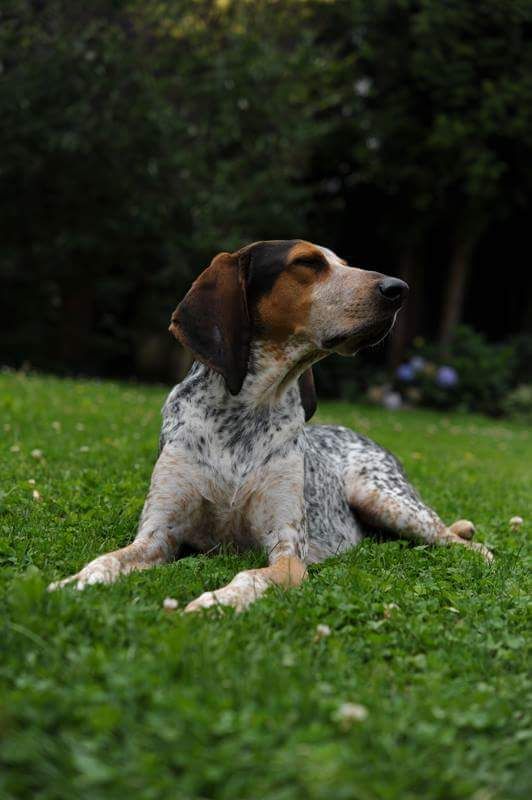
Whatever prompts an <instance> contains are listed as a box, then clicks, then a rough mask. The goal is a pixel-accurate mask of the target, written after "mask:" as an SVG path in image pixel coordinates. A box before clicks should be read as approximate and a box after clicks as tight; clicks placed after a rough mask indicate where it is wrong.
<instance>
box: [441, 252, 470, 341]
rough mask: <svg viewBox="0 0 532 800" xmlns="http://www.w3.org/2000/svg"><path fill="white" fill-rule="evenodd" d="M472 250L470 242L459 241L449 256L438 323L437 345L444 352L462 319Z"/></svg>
mask: <svg viewBox="0 0 532 800" xmlns="http://www.w3.org/2000/svg"><path fill="white" fill-rule="evenodd" d="M472 249H473V248H472V243H471V242H470V241H468V240H463V239H460V240H458V241H457V242H456V244H455V248H454V251H453V253H452V256H451V264H450V268H449V274H448V278H447V285H446V287H445V289H446V290H445V297H444V301H443V308H442V314H441V321H440V335H439V345H440V347H441V349H442V350H443V351H444V352H445V350H446V349H447V348H448V347H449V345H450V343H451V341H452V338H453V334H454V331H455V328H456V326H457V325H458V324H459V322H460V321H461V319H462V312H463V310H464V299H465V293H466V288H467V279H468V277H469V272H470V268H471V251H472Z"/></svg>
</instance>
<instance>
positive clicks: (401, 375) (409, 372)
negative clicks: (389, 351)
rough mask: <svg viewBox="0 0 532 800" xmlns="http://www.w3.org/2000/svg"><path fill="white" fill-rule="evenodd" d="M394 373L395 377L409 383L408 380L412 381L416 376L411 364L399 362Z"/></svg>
mask: <svg viewBox="0 0 532 800" xmlns="http://www.w3.org/2000/svg"><path fill="white" fill-rule="evenodd" d="M395 374H396V376H397V378H398V379H399V380H400V381H404V383H410V381H413V380H414V378H415V377H416V373H415V371H414V369H413V368H412V365H411V364H401V365H400V366H399V367H397V370H396V372H395Z"/></svg>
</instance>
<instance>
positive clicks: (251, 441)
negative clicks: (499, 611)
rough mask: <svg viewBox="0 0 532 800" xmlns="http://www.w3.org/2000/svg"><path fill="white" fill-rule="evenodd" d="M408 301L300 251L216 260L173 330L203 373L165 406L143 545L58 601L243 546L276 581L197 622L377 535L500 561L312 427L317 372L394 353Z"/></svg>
mask: <svg viewBox="0 0 532 800" xmlns="http://www.w3.org/2000/svg"><path fill="white" fill-rule="evenodd" d="M408 291H409V289H408V286H407V284H406V283H405V282H404V281H402V280H399V279H398V278H392V277H388V276H385V275H383V274H381V273H379V272H372V271H368V270H363V269H358V268H356V267H352V266H349V265H348V264H347V262H346V261H344V260H343V259H341V258H339V257H338V256H337V255H335V254H334V253H333V252H332V251H331V250H329V249H327V248H326V247H320V246H318V245H314V244H311V243H310V242H306V241H303V240H298V239H295V240H275V241H263V242H255V243H253V244H250V245H248V246H246V247H243V248H242V249H240V250H238V251H237V252H235V253H220V254H219V255H217V256H216V257H215V258H214V259H213V261H212V262H211V264H210V265H209V266H208V267H207V269H205V270H204V271H203V272H202V273H201V274H200V275H199V277H198V278H197V280H196V281H195V282H194V283H193V284H192V287H191V289H190V290H189V292H188V293H187V294H186V296H185V297H184V299H183V300H182V301H181V303H180V304H179V305H178V306H177V308H176V310H175V311H174V313H173V315H172V319H171V324H170V331H171V332H172V333H173V334H174V336H176V338H177V339H178V340H179V341H180V342H181V344H182V345H184V346H185V347H186V348H188V349H189V350H190V351H191V353H192V354H193V356H194V358H195V361H194V364H193V366H192V368H191V370H190V372H189V373H188V375H187V376H186V377H185V379H184V380H183V381H182V382H181V383H179V384H178V385H177V386H175V387H174V389H172V391H171V392H170V395H169V396H168V399H167V400H166V403H165V405H164V408H163V424H162V431H161V441H160V453H159V458H158V460H157V463H156V465H155V468H154V470H153V475H152V479H151V486H150V490H149V493H148V496H147V499H146V503H145V506H144V510H143V512H142V515H141V519H140V524H139V528H138V533H137V536H136V538H135V540H134V541H133V543H132V544H129V545H128V546H126V547H123V548H122V549H120V550H117V551H115V552H112V553H109V554H107V555H102V556H100V557H99V558H96V559H95V560H94V561H91V562H90V563H89V564H88V565H87V566H86V567H84V568H83V569H82V570H81V571H80V572H78V573H77V574H75V575H72V576H71V577H69V578H66V579H64V580H62V581H58V582H56V583H53V584H51V585H50V589H57V588H58V587H62V586H65V585H67V584H70V583H72V584H74V585H75V586H76V588H77V589H84V588H85V587H86V586H88V585H91V584H96V583H111V582H112V581H114V580H116V578H118V576H119V575H123V574H127V573H129V572H131V571H133V570H139V569H147V568H148V567H151V566H154V565H156V564H163V563H165V562H168V561H170V560H173V559H175V558H177V557H179V556H180V555H182V554H183V553H184V551H190V548H193V550H195V551H198V552H203V553H206V552H209V551H211V550H212V549H213V548H216V547H217V546H218V545H220V544H221V543H224V542H231V543H232V544H233V545H236V546H237V548H239V549H242V548H259V549H262V550H265V551H266V553H267V554H268V566H267V567H263V568H261V569H251V570H244V571H242V572H239V573H238V574H237V575H236V576H235V577H234V578H233V580H232V581H231V582H230V583H229V584H227V585H226V586H223V587H221V588H220V589H217V590H216V591H213V592H204V593H203V594H202V595H201V596H200V597H198V598H196V599H194V600H192V602H190V603H189V604H188V606H187V607H186V608H185V611H187V612H193V611H198V610H200V609H205V608H209V607H211V606H215V605H221V606H232V607H234V608H235V609H236V610H237V611H242V610H244V609H245V608H247V607H248V606H249V605H250V603H252V602H253V601H255V600H256V599H257V598H259V597H260V596H261V595H262V594H264V592H266V591H267V589H268V588H269V587H271V586H272V585H279V586H283V587H291V586H297V585H298V584H300V583H301V581H303V579H304V578H305V576H306V574H307V566H308V565H309V564H311V563H315V562H320V561H323V560H324V559H326V558H329V557H330V556H334V555H336V554H338V553H342V552H345V551H346V550H349V549H350V548H352V547H354V546H355V545H356V544H358V542H360V540H361V538H362V537H363V536H364V535H365V534H366V533H368V532H369V531H370V530H374V529H380V530H385V531H389V532H391V533H393V534H396V535H398V536H401V537H407V538H409V539H413V540H415V541H419V542H423V543H425V544H431V545H451V544H456V545H462V546H464V547H468V548H471V549H474V550H476V551H477V552H479V553H480V554H481V555H482V556H483V557H484V558H485V559H486V560H487V561H489V560H491V558H492V555H491V552H490V551H489V550H488V548H487V547H485V546H484V545H482V544H479V543H476V542H473V541H471V538H472V536H473V533H474V526H473V524H472V523H471V522H468V521H467V520H459V521H458V522H456V523H454V525H451V526H450V527H447V526H446V525H445V524H444V523H443V522H442V521H441V519H440V518H439V517H438V515H437V514H436V512H435V511H433V510H432V509H430V508H429V507H428V506H426V505H425V504H424V503H423V502H422V500H421V498H420V496H419V495H418V493H417V492H416V490H415V489H414V488H413V487H412V486H411V484H410V483H409V482H408V480H407V478H406V476H405V473H404V472H403V469H402V467H401V465H400V463H399V462H398V461H397V459H396V458H395V457H394V456H393V455H392V454H391V453H389V452H388V451H387V450H385V449H383V448H382V447H380V446H379V445H377V444H375V442H372V441H371V440H370V439H368V438H366V437H365V436H361V435H360V434H357V433H354V432H353V431H351V430H349V429H348V428H344V427H342V426H338V425H305V422H307V421H308V420H309V419H310V418H311V417H312V415H313V414H314V411H315V409H316V393H315V388H314V381H313V376H312V365H313V364H315V363H316V362H318V361H320V360H321V359H323V358H325V357H326V356H328V355H329V354H331V353H340V354H342V355H346V356H352V355H355V354H356V353H357V351H359V350H360V349H361V348H363V347H367V346H369V345H374V344H376V343H377V342H379V341H380V340H381V339H383V338H384V337H385V336H386V334H387V333H388V332H389V331H390V330H391V328H392V326H393V324H394V322H395V318H396V315H397V313H398V311H399V310H400V308H401V306H402V305H403V303H404V301H405V299H406V297H407V294H408Z"/></svg>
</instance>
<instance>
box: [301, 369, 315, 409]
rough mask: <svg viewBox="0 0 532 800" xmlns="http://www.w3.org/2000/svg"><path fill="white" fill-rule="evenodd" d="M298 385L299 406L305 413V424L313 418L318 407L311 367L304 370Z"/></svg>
mask: <svg viewBox="0 0 532 800" xmlns="http://www.w3.org/2000/svg"><path fill="white" fill-rule="evenodd" d="M298 383H299V394H300V397H301V405H302V406H303V410H304V412H305V422H308V421H309V419H310V418H311V417H313V416H314V413H315V411H316V408H317V407H318V397H317V395H316V387H315V385H314V375H313V373H312V367H309V368H308V369H306V370H305V372H304V373H303V374H302V375H301V376H300V377H299V380H298Z"/></svg>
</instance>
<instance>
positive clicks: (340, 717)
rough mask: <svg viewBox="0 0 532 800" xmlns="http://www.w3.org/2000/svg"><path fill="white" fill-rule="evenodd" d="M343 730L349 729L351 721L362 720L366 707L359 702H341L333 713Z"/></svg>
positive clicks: (364, 717)
mask: <svg viewBox="0 0 532 800" xmlns="http://www.w3.org/2000/svg"><path fill="white" fill-rule="evenodd" d="M334 716H335V719H336V721H337V722H338V723H339V724H340V727H341V728H342V729H343V730H349V728H350V727H351V726H352V724H353V722H364V720H365V719H367V717H368V709H367V708H366V706H363V705H361V704H360V703H342V705H341V706H339V708H338V709H337V711H336V714H335V715H334Z"/></svg>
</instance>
